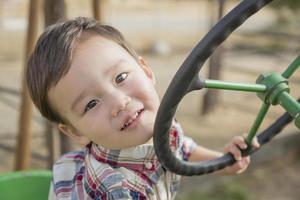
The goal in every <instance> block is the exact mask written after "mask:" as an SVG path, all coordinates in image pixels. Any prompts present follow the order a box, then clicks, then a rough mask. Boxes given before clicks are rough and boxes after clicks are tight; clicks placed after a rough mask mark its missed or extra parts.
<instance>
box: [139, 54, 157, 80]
mask: <svg viewBox="0 0 300 200" xmlns="http://www.w3.org/2000/svg"><path fill="white" fill-rule="evenodd" d="M138 59H139V64H140V66H141V67H142V69H143V70H144V72H145V74H146V75H147V77H148V78H150V79H151V80H152V83H153V84H154V85H155V76H154V73H153V71H152V70H151V68H150V67H149V65H148V63H147V62H146V60H145V59H144V58H143V57H141V56H139V58H138Z"/></svg>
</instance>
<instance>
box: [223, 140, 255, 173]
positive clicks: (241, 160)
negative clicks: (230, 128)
mask: <svg viewBox="0 0 300 200" xmlns="http://www.w3.org/2000/svg"><path fill="white" fill-rule="evenodd" d="M259 146H260V145H259V143H258V141H257V138H256V137H255V138H254V139H253V142H252V147H253V148H255V149H257V148H259ZM241 149H247V143H246V141H245V138H244V137H242V136H236V137H234V138H233V139H232V141H231V142H230V143H229V144H228V145H227V146H226V147H225V149H224V152H225V153H231V154H232V155H233V157H234V159H235V160H236V163H234V164H233V165H231V166H228V167H226V168H225V171H226V174H239V173H242V172H243V171H245V170H246V169H247V167H248V166H249V164H250V156H245V157H242V154H241Z"/></svg>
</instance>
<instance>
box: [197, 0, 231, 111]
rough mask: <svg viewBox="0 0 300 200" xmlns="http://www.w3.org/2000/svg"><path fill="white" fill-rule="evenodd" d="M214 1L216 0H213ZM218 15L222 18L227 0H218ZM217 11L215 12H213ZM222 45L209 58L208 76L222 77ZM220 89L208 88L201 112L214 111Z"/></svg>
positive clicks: (213, 21) (216, 78) (213, 77)
mask: <svg viewBox="0 0 300 200" xmlns="http://www.w3.org/2000/svg"><path fill="white" fill-rule="evenodd" d="M211 3H214V1H211ZM218 3H219V7H218V17H217V20H219V19H221V18H222V16H223V13H224V5H225V0H218ZM212 13H215V12H212ZM215 21H216V20H214V17H213V16H212V21H211V22H212V24H214V23H215ZM223 50H224V49H223V48H222V46H219V47H218V48H217V49H216V50H215V52H214V53H213V55H212V56H211V57H210V59H209V71H208V78H209V79H215V80H218V79H220V77H221V68H222V54H223ZM218 98H219V91H218V90H207V92H206V93H205V94H204V97H203V103H202V109H201V114H202V115H206V114H208V113H209V112H212V111H213V110H214V109H215V108H216V106H217V103H218Z"/></svg>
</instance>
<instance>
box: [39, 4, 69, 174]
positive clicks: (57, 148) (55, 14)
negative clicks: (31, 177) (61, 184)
mask: <svg viewBox="0 0 300 200" xmlns="http://www.w3.org/2000/svg"><path fill="white" fill-rule="evenodd" d="M44 11H45V27H47V26H50V25H52V24H54V23H56V22H57V21H59V20H64V19H66V5H65V2H64V0H45V4H44ZM54 130H55V125H54V124H53V123H51V122H50V121H48V120H45V134H46V137H45V138H46V145H47V148H48V152H49V160H48V168H49V169H51V168H52V166H53V164H54V162H55V161H56V160H57V159H58V157H59V156H60V155H61V154H62V153H66V152H68V151H70V150H71V149H72V144H71V142H70V139H69V138H67V137H66V136H65V135H64V134H57V131H54Z"/></svg>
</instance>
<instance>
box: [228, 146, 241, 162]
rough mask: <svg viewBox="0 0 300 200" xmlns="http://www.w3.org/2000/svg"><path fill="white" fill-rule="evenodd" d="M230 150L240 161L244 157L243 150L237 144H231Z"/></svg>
mask: <svg viewBox="0 0 300 200" xmlns="http://www.w3.org/2000/svg"><path fill="white" fill-rule="evenodd" d="M228 152H230V153H231V154H232V155H233V157H234V159H235V160H237V161H239V160H241V159H242V154H241V150H240V149H239V148H238V147H237V146H236V144H231V145H230V146H229V148H228Z"/></svg>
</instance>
